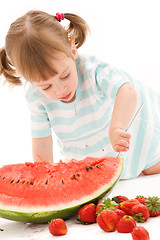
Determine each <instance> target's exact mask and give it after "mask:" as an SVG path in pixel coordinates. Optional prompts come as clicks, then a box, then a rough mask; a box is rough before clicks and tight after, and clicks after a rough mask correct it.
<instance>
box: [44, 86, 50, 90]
mask: <svg viewBox="0 0 160 240" xmlns="http://www.w3.org/2000/svg"><path fill="white" fill-rule="evenodd" d="M50 87H51V85H49V86H48V87H47V88H44V89H43V91H46V90H48V89H49V88H50Z"/></svg>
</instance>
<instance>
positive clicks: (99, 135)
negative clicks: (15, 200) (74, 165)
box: [0, 11, 160, 179]
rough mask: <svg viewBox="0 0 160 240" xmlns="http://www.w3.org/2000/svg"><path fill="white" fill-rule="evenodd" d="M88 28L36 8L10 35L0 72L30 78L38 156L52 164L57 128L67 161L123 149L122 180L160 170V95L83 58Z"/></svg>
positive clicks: (16, 81)
mask: <svg viewBox="0 0 160 240" xmlns="http://www.w3.org/2000/svg"><path fill="white" fill-rule="evenodd" d="M64 18H65V19H67V20H68V21H69V25H68V27H64V26H62V22H61V20H63V19H64ZM88 30H89V29H88V26H87V24H86V22H85V21H84V20H83V19H82V18H81V17H79V16H77V15H75V14H69V13H65V14H60V13H57V14H56V16H53V15H50V14H47V13H45V12H41V11H30V12H28V13H26V14H25V15H24V16H22V17H20V18H19V19H17V20H16V21H15V22H13V23H12V24H11V26H10V29H9V31H8V33H7V36H6V41H5V47H4V48H2V49H1V50H0V74H3V75H4V77H5V79H6V81H8V82H9V83H10V84H11V85H21V84H22V81H21V80H20V77H21V76H22V77H24V78H25V79H26V81H27V86H28V87H27V92H26V100H27V102H28V106H29V109H30V112H31V131H32V149H33V159H34V161H50V162H52V161H53V143H52V131H51V130H53V131H54V132H55V134H56V135H57V139H58V143H59V146H60V150H61V152H62V153H63V155H64V156H65V158H66V159H67V160H70V159H72V158H74V159H77V160H79V159H83V158H85V157H86V156H92V157H102V156H116V155H117V153H118V152H123V154H122V155H124V159H125V161H124V169H123V172H122V176H121V178H122V179H128V178H134V177H136V176H138V175H139V174H140V173H141V172H143V173H144V174H155V173H160V111H159V109H160V98H159V96H158V94H156V93H154V92H153V91H152V90H150V89H149V88H147V87H145V86H142V84H141V83H140V82H138V81H135V80H133V79H132V78H131V77H130V76H129V75H128V74H127V73H125V72H124V71H120V70H118V69H116V68H113V67H112V66H110V65H109V64H107V63H104V62H101V61H99V60H98V59H96V58H95V57H93V56H81V55H79V54H78V52H77V49H78V48H79V47H80V46H81V45H82V44H83V43H84V42H85V39H86V35H87V32H88ZM142 103H144V107H143V109H142V110H141V112H140V113H139V114H138V116H137V117H136V119H135V120H134V123H133V125H132V127H131V129H130V133H128V132H125V129H126V128H127V126H128V125H129V123H130V121H131V119H132V117H133V115H134V113H135V111H136V108H137V107H139V106H140V105H141V104H142ZM131 136H132V137H131Z"/></svg>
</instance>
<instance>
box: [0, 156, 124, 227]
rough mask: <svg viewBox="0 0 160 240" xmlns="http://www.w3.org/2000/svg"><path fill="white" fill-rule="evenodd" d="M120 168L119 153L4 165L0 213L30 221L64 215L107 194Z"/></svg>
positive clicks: (7, 217) (65, 217) (1, 172)
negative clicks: (57, 161) (108, 155)
mask: <svg viewBox="0 0 160 240" xmlns="http://www.w3.org/2000/svg"><path fill="white" fill-rule="evenodd" d="M122 168H123V159H121V158H118V157H115V158H114V157H104V158H90V157H88V158H85V159H84V160H81V161H77V160H71V161H70V162H68V163H65V162H62V161H60V162H59V163H56V164H50V163H48V162H36V163H29V162H28V163H22V164H11V165H5V166H3V167H2V168H0V216H1V217H3V218H6V219H10V220H16V221H22V222H31V223H45V222H48V221H50V220H51V219H53V218H63V219H67V218H69V217H71V216H73V215H75V214H76V213H77V211H78V210H79V209H80V207H81V206H82V205H84V204H86V203H89V202H96V201H98V199H99V198H100V197H102V196H103V195H104V194H106V193H107V192H108V191H109V190H110V189H111V188H112V187H113V186H114V184H115V183H116V181H117V180H118V178H119V177H120V174H121V172H122Z"/></svg>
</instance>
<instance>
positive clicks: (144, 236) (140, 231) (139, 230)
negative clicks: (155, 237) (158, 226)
mask: <svg viewBox="0 0 160 240" xmlns="http://www.w3.org/2000/svg"><path fill="white" fill-rule="evenodd" d="M132 238H133V240H149V239H150V237H149V232H148V231H147V230H146V229H145V228H144V227H141V226H138V227H135V228H134V229H133V232H132Z"/></svg>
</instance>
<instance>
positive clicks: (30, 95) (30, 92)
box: [24, 82, 44, 103]
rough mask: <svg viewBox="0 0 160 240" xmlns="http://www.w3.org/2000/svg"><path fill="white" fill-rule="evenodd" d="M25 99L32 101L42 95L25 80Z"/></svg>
mask: <svg viewBox="0 0 160 240" xmlns="http://www.w3.org/2000/svg"><path fill="white" fill-rule="evenodd" d="M24 93H25V99H26V101H27V102H28V103H32V102H34V101H36V100H38V99H40V98H42V97H44V95H43V94H42V93H41V92H40V91H39V90H38V89H37V88H36V87H35V86H34V85H33V84H31V83H30V82H27V83H26V84H25V86H24Z"/></svg>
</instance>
